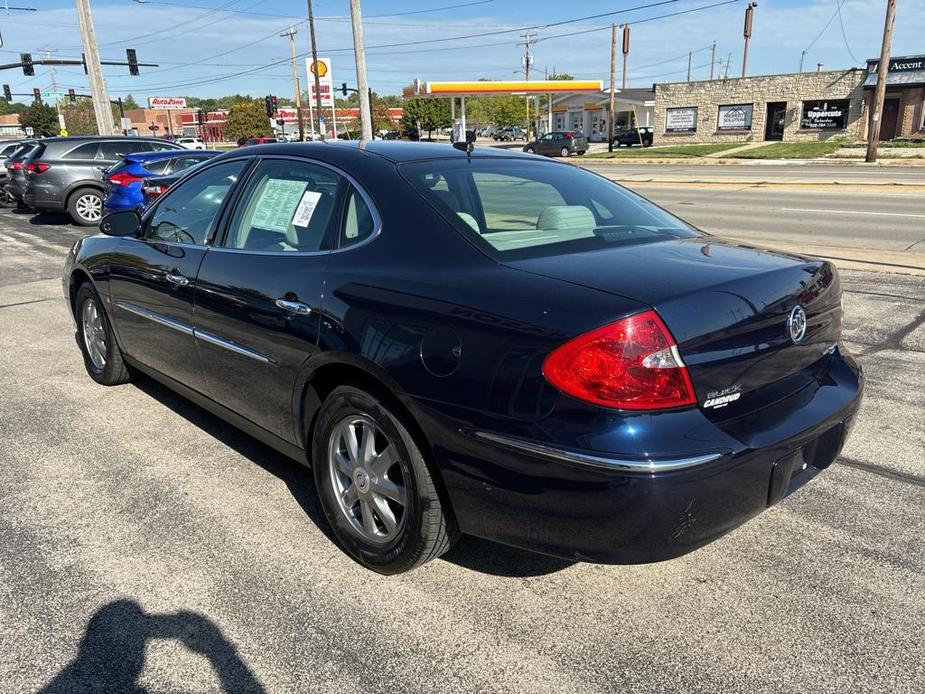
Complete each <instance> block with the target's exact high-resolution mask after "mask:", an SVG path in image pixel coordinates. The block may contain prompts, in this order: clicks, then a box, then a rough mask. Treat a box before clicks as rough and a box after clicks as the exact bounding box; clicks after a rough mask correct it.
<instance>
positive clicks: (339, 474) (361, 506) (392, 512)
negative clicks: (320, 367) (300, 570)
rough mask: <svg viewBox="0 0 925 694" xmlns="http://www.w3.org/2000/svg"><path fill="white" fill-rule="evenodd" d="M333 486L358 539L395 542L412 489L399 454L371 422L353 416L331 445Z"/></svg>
mask: <svg viewBox="0 0 925 694" xmlns="http://www.w3.org/2000/svg"><path fill="white" fill-rule="evenodd" d="M328 468H329V470H330V475H331V486H332V489H333V491H334V496H335V498H336V499H337V505H338V507H339V508H340V511H341V513H342V514H343V516H344V517H345V518H346V519H347V521H348V522H349V524H350V528H351V529H352V531H353V532H354V534H356V535H358V536H359V537H360V538H362V539H363V540H366V541H367V542H372V543H375V544H385V543H388V542H391V541H392V540H394V539H395V538H396V537H397V536H398V534H399V533H400V532H401V530H402V528H403V527H404V523H405V515H406V509H407V504H408V489H407V486H406V480H405V474H404V473H403V472H402V466H401V465H400V464H399V453H398V448H397V447H396V446H395V445H394V444H393V443H392V442H391V441H390V440H389V438H388V437H387V436H386V435H385V434H384V433H383V432H382V430H381V429H380V428H379V427H377V426H376V424H375V423H374V422H373V421H372V420H371V419H370V418H369V417H366V416H363V415H350V416H348V417H345V418H344V419H342V420H341V421H340V423H339V424H338V425H337V426H335V427H334V430H333V431H332V432H331V437H330V439H329V442H328Z"/></svg>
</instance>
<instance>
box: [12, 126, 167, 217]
mask: <svg viewBox="0 0 925 694" xmlns="http://www.w3.org/2000/svg"><path fill="white" fill-rule="evenodd" d="M167 149H179V150H182V149H183V148H182V147H180V146H179V145H175V144H174V143H172V142H168V141H167V140H160V139H157V138H153V137H118V136H115V137H51V138H48V139H46V140H41V141H40V142H39V146H38V147H36V148H35V149H34V150H33V151H32V152H31V153H30V154H29V156H28V157H27V158H26V159H25V160H24V161H23V163H22V164H23V171H25V174H26V185H25V192H24V195H23V202H25V204H26V205H27V206H28V207H31V208H33V209H34V210H36V211H38V212H44V211H54V212H65V211H66V212H67V213H68V214H69V215H70V216H71V219H73V220H74V221H75V222H76V223H77V224H80V225H82V226H91V225H94V224H97V223H99V221H100V218H101V217H102V213H103V198H104V196H105V178H106V177H105V176H104V173H103V172H104V171H106V169H108V168H109V167H111V166H112V165H113V164H115V163H116V162H118V161H120V160H121V159H122V155H123V154H135V153H137V152H158V151H162V150H167Z"/></svg>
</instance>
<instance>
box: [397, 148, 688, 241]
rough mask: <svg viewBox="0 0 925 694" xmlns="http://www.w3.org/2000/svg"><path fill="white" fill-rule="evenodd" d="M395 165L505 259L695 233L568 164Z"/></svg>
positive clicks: (461, 226) (451, 217) (446, 213)
mask: <svg viewBox="0 0 925 694" xmlns="http://www.w3.org/2000/svg"><path fill="white" fill-rule="evenodd" d="M399 170H400V171H401V173H402V175H403V176H404V177H405V178H406V180H407V181H408V182H409V183H410V184H411V185H412V187H414V188H415V189H416V190H417V191H418V192H419V193H420V194H421V195H422V196H423V197H424V198H425V199H426V200H428V202H430V203H431V204H433V206H434V207H435V208H436V209H437V210H438V211H439V212H440V213H441V214H442V215H443V216H444V217H446V219H447V220H448V221H449V222H450V223H451V224H452V225H453V226H454V227H455V228H456V229H457V230H459V231H460V232H461V233H463V234H464V235H465V236H466V237H468V238H470V239H471V240H472V241H473V242H475V243H476V244H477V245H478V246H479V247H481V248H482V249H483V250H485V251H486V252H487V253H488V254H489V255H492V256H495V257H500V258H504V259H508V258H511V259H513V258H520V257H534V256H540V255H557V254H563V253H574V252H582V251H589V250H594V249H597V248H610V247H613V246H624V245H633V244H640V243H652V242H655V241H660V240H664V239H668V238H688V237H693V236H697V235H698V232H696V231H694V230H693V229H692V228H691V227H690V226H689V225H687V224H686V223H685V222H682V221H681V220H680V219H678V218H677V217H674V216H672V215H670V214H668V213H667V212H665V211H664V210H662V209H661V208H659V207H657V206H656V205H654V204H652V203H650V202H648V201H647V200H644V199H643V198H641V197H639V196H638V195H636V194H634V193H631V192H630V191H628V190H626V189H624V188H621V187H620V186H618V185H616V184H615V183H613V182H611V181H609V180H607V179H605V178H603V177H601V176H596V175H594V174H591V173H588V172H587V171H582V170H581V169H578V168H576V167H572V166H560V165H556V164H543V163H540V162H537V161H536V160H530V161H520V160H515V159H507V160H499V159H494V160H493V159H488V158H485V159H481V158H473V159H472V160H471V162H468V161H466V160H465V159H440V160H433V161H423V162H415V163H409V164H404V165H402V166H401V167H399Z"/></svg>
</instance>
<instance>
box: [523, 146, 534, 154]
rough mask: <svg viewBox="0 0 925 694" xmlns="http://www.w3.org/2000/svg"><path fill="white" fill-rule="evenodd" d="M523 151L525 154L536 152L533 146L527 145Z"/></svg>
mask: <svg viewBox="0 0 925 694" xmlns="http://www.w3.org/2000/svg"><path fill="white" fill-rule="evenodd" d="M524 152H526V153H527V154H536V150H535V149H533V147H527V148H526V149H525V150H524Z"/></svg>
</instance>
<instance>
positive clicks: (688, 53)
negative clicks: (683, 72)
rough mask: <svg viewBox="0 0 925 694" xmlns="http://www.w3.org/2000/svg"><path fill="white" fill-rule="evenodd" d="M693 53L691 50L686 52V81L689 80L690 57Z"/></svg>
mask: <svg viewBox="0 0 925 694" xmlns="http://www.w3.org/2000/svg"><path fill="white" fill-rule="evenodd" d="M693 55H694V52H693V51H688V52H687V81H688V82H690V81H691V58H692V57H693Z"/></svg>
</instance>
